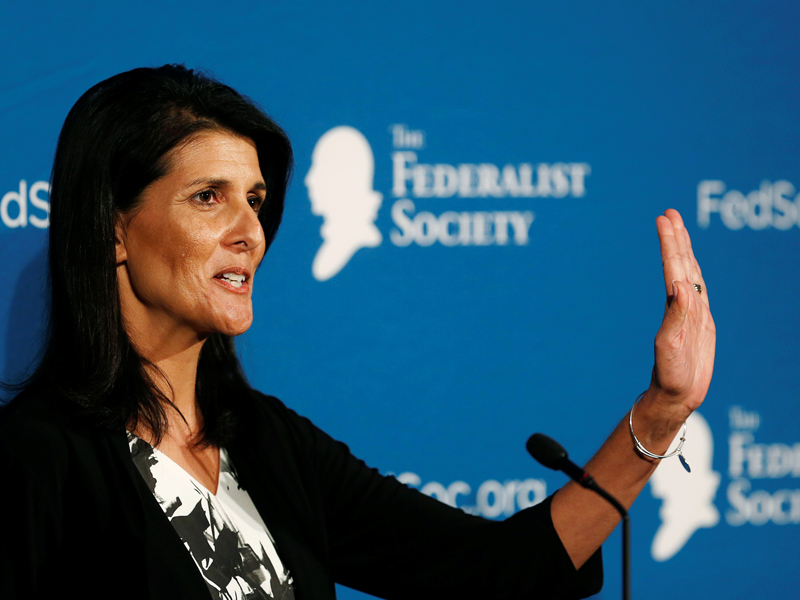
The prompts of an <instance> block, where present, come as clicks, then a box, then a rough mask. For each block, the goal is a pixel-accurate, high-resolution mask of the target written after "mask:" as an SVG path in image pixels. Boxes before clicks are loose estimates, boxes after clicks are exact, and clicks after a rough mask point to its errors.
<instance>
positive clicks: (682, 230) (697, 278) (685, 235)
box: [664, 209, 708, 306]
mask: <svg viewBox="0 0 800 600" xmlns="http://www.w3.org/2000/svg"><path fill="white" fill-rule="evenodd" d="M664 216H665V217H667V218H668V219H669V221H670V223H671V225H672V229H673V234H674V237H675V241H676V245H677V247H678V254H679V256H680V258H681V262H682V263H683V269H684V274H685V276H686V281H687V282H688V283H689V284H690V285H694V284H697V285H699V286H700V289H701V291H700V293H699V294H698V297H700V298H702V300H703V302H705V304H706V306H708V290H707V289H706V282H705V280H704V279H703V273H702V271H701V269H700V265H699V264H698V262H697V259H696V258H695V256H694V251H693V250H692V240H691V238H690V237H689V232H688V231H687V229H686V226H685V225H684V223H683V219H682V218H681V215H680V213H679V212H678V211H677V210H674V209H669V210H667V211H666V212H665V213H664ZM693 289H694V288H693Z"/></svg>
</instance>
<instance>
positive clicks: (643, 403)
mask: <svg viewBox="0 0 800 600" xmlns="http://www.w3.org/2000/svg"><path fill="white" fill-rule="evenodd" d="M635 406H636V408H635V412H634V414H633V419H632V424H633V425H632V427H633V431H634V432H635V435H636V438H637V439H638V440H639V442H640V443H641V444H642V445H643V446H644V447H645V448H647V449H648V450H649V451H650V452H652V453H654V454H665V453H666V452H667V448H669V445H670V444H671V443H672V441H673V440H674V439H675V435H676V434H677V433H678V432H679V431H680V429H681V427H683V424H684V423H686V419H688V418H689V415H690V414H692V411H691V410H689V409H687V408H686V407H685V406H684V405H682V404H681V403H680V402H679V401H678V400H677V398H676V397H675V396H671V395H668V394H666V393H665V392H663V391H659V390H654V389H653V387H652V386H651V388H650V389H648V390H647V391H646V392H645V393H644V394H642V395H641V396H640V398H639V399H638V400H637V402H636V403H635ZM632 410H634V409H632ZM631 441H632V442H633V440H631ZM642 458H644V459H646V460H648V461H650V460H654V459H650V458H648V457H645V456H642Z"/></svg>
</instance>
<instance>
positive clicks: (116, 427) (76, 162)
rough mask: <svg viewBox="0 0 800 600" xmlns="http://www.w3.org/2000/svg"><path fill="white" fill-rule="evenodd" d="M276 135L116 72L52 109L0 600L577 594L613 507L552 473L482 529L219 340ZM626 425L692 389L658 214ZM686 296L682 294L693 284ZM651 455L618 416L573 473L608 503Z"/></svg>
mask: <svg viewBox="0 0 800 600" xmlns="http://www.w3.org/2000/svg"><path fill="white" fill-rule="evenodd" d="M291 164H292V160H291V149H290V146H289V143H288V140H287V138H286V136H285V134H284V133H283V132H282V131H281V130H280V128H279V127H278V126H277V125H275V124H274V123H273V122H272V121H271V120H269V119H268V118H267V117H266V116H265V115H264V114H263V113H262V112H261V111H260V110H259V109H257V108H256V107H255V106H254V105H253V104H252V103H250V102H249V101H247V100H246V99H244V98H242V97H241V96H240V95H239V94H237V93H236V92H235V91H233V90H232V89H230V88H228V87H226V86H223V85H221V84H219V83H217V82H214V81H212V80H210V79H208V78H205V77H203V76H200V75H198V74H195V73H193V72H191V71H188V70H186V69H185V68H183V67H179V66H165V67H161V68H159V69H136V70H134V71H130V72H128V73H122V74H120V75H117V76H115V77H112V78H110V79H108V80H106V81H104V82H101V83H100V84H98V85H97V86H95V87H93V88H92V89H90V90H89V91H88V92H87V93H86V94H84V96H83V97H81V99H80V100H79V101H78V102H77V104H76V105H75V106H74V107H73V109H72V110H71V111H70V114H69V115H68V117H67V120H66V122H65V124H64V128H63V130H62V133H61V136H60V138H59V143H58V148H57V152H56V158H55V162H54V167H53V177H52V193H51V204H52V213H51V228H50V255H49V256H50V258H49V260H50V277H51V289H52V299H51V328H50V337H49V341H48V345H47V348H46V352H45V355H44V359H43V361H42V363H41V365H40V367H39V368H38V370H37V371H36V373H35V374H34V376H33V377H32V378H31V380H30V381H29V382H28V385H27V387H26V389H25V390H24V391H23V393H22V394H20V396H18V397H17V398H16V399H15V400H13V401H12V402H11V403H10V404H9V406H8V407H7V408H6V409H4V410H3V411H2V416H0V457H2V458H1V459H0V460H2V466H3V472H5V473H7V474H8V475H9V477H8V479H7V481H8V486H7V489H6V490H5V492H4V493H3V494H2V500H1V501H0V502H2V507H1V508H2V509H3V510H2V513H1V514H3V515H4V516H5V517H6V521H7V523H6V526H5V527H4V530H5V532H4V537H3V540H2V543H0V597H3V598H21V597H25V598H44V597H50V596H52V595H53V594H54V593H60V592H61V591H62V590H65V589H67V588H68V587H73V588H77V589H78V590H79V593H80V595H81V597H84V598H94V597H98V598H100V597H102V598H106V597H116V598H120V597H123V598H127V597H130V598H171V599H174V598H203V597H209V596H211V597H221V598H229V597H230V598H235V597H242V598H269V597H276V598H280V597H283V598H292V597H295V598H298V599H302V598H313V599H315V600H317V599H323V598H332V597H333V596H334V582H339V583H343V584H345V585H349V586H352V587H355V588H357V589H360V590H363V591H365V592H368V593H372V594H375V595H378V596H381V597H386V598H395V597H398V598H399V597H417V598H427V597H431V598H433V597H436V598H441V597H461V598H471V597H475V598H478V597H485V596H486V595H491V596H493V597H504V598H526V597H539V598H546V597H585V596H586V595H589V594H591V593H595V592H596V591H597V590H598V589H599V586H600V584H601V582H602V572H601V565H600V555H599V548H600V545H601V543H602V542H603V540H604V539H605V538H606V537H607V536H608V534H609V533H610V532H611V530H612V529H613V528H614V526H615V525H616V523H617V515H616V513H615V512H614V511H613V509H611V508H610V507H608V506H607V505H606V504H605V502H604V501H603V500H601V499H599V498H597V497H595V496H594V495H592V494H591V493H589V492H586V491H585V490H583V489H582V488H579V487H577V486H575V485H572V484H568V485H567V486H565V487H564V488H563V489H562V490H560V491H559V492H557V493H556V494H555V495H554V497H552V498H551V499H548V501H546V502H544V503H542V504H540V505H538V506H536V507H532V508H530V509H527V510H525V511H522V512H521V513H518V514H517V515H514V516H513V517H512V518H510V519H508V520H507V521H504V522H502V523H497V522H490V521H485V520H483V519H480V518H477V517H473V516H470V515H466V514H465V513H463V512H461V511H459V510H456V509H452V508H450V507H448V506H445V505H443V504H441V503H439V502H437V501H435V500H432V499H430V498H427V497H425V496H422V495H421V494H419V493H417V492H416V491H414V490H411V489H409V488H407V487H405V486H403V485H401V484H399V483H398V482H397V481H396V480H394V479H393V478H384V477H382V476H381V475H380V474H379V473H377V472H376V471H374V470H371V469H369V468H368V467H366V465H364V464H363V463H362V462H361V461H358V460H357V459H355V458H354V457H353V456H352V455H350V453H349V451H348V449H347V447H346V446H344V445H343V444H341V443H339V442H335V441H334V440H332V439H331V438H329V437H328V436H327V435H325V434H324V433H323V432H321V431H319V430H318V429H316V428H315V427H314V426H313V425H312V424H311V423H310V422H309V421H307V420H306V419H303V418H302V417H299V416H297V415H296V414H295V413H293V412H292V411H290V410H288V409H287V408H286V407H284V406H283V405H282V404H281V403H280V402H279V401H278V400H276V399H274V398H270V397H266V396H263V395H261V394H259V393H257V392H255V391H253V390H252V389H251V388H250V387H249V386H248V385H247V383H246V381H245V379H244V376H243V375H242V372H241V370H240V367H239V363H238V361H237V359H236V356H235V353H234V348H233V344H232V340H231V337H232V336H234V335H238V334H239V333H242V332H243V331H245V330H246V329H247V328H248V326H249V325H250V322H251V320H252V303H251V294H252V290H253V283H254V275H255V272H256V269H257V267H258V265H259V263H260V261H261V259H262V258H263V256H264V253H265V252H266V250H267V248H268V247H269V244H270V243H271V241H272V239H273V237H274V235H275V233H276V231H277V228H278V225H279V223H280V218H281V214H282V209H283V199H284V194H285V191H286V184H287V180H288V177H289V172H290V169H291ZM657 226H658V232H659V238H660V240H661V247H662V255H663V257H664V275H665V280H666V282H667V292H668V301H667V310H666V312H665V317H664V322H663V323H662V326H661V329H660V331H659V333H658V335H657V337H656V365H655V367H654V370H653V377H652V382H651V386H650V388H649V390H648V391H647V392H646V393H645V394H644V396H643V397H642V399H641V400H640V402H639V403H638V404H637V405H636V409H635V428H636V434H637V436H638V438H639V440H640V441H641V443H642V444H643V446H644V447H646V448H647V449H648V450H650V451H652V452H654V453H657V454H660V453H663V452H664V451H665V450H666V448H667V446H668V444H669V442H670V441H671V440H672V439H673V438H674V436H675V433H676V432H677V431H678V429H679V428H680V426H681V424H682V423H683V422H684V421H685V420H686V418H687V417H688V415H689V414H690V413H691V412H692V411H693V410H694V409H696V408H697V407H698V406H699V405H700V403H701V402H702V400H703V398H704V396H705V393H706V391H707V389H708V385H709V382H710V378H711V370H712V365H713V355H714V326H713V321H712V320H711V316H710V313H709V311H708V302H707V296H706V292H705V284H704V282H703V281H702V276H701V274H700V270H699V268H698V267H697V263H696V261H695V260H694V257H693V255H692V253H691V247H690V244H689V238H688V235H687V234H686V230H685V228H684V227H683V224H682V222H681V220H680V216H679V215H678V214H677V213H676V212H675V211H668V212H667V215H666V216H665V217H659V219H658V221H657ZM693 284H694V285H696V286H697V288H699V293H698V291H695V290H694V289H693V288H692V285H693ZM655 466H656V461H655V460H653V459H649V458H647V457H644V456H643V455H641V454H639V453H638V452H637V451H636V449H635V447H634V445H633V442H632V438H631V434H630V432H629V430H628V421H627V417H626V419H624V420H623V421H621V422H620V425H619V426H618V427H617V428H616V430H615V431H614V432H613V433H612V435H611V437H610V438H609V440H608V441H607V442H606V443H605V444H604V445H603V447H602V448H601V449H600V451H599V452H598V453H597V455H596V456H595V457H594V458H593V459H592V461H591V462H590V463H589V465H588V467H587V468H588V470H589V471H590V472H591V473H593V475H594V476H595V478H596V479H597V480H598V482H599V483H600V484H601V485H603V486H604V487H606V489H608V490H609V491H610V492H611V493H612V494H615V495H616V496H617V497H618V498H619V499H620V500H621V501H622V502H623V503H624V504H626V505H630V503H631V502H633V500H634V498H635V497H636V495H637V494H638V492H639V491H640V490H641V489H642V487H643V486H644V484H645V482H646V481H647V478H648V477H649V475H650V474H651V473H652V471H653V469H654V468H655Z"/></svg>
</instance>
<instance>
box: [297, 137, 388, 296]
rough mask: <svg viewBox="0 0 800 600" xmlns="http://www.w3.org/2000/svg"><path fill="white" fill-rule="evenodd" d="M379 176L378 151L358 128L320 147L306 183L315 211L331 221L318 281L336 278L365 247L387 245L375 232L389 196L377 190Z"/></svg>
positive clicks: (315, 268) (325, 229)
mask: <svg viewBox="0 0 800 600" xmlns="http://www.w3.org/2000/svg"><path fill="white" fill-rule="evenodd" d="M374 171H375V159H374V158H373V155H372V148H370V145H369V142H368V141H367V138H365V137H364V136H363V135H362V134H361V132H360V131H358V130H357V129H353V128H352V127H345V126H342V127H334V128H333V129H331V130H330V131H328V132H326V133H325V134H324V135H323V136H322V137H321V138H319V141H318V142H317V145H316V146H315V147H314V153H313V154H312V155H311V168H310V169H309V171H308V175H306V180H305V183H306V187H307V188H308V197H309V199H310V200H311V211H312V212H313V213H314V214H315V215H320V216H321V217H323V218H324V219H325V222H324V223H323V225H322V227H321V229H320V235H321V236H322V240H323V242H322V246H321V247H320V249H319V251H318V252H317V255H316V256H315V257H314V263H313V264H312V266H311V272H312V274H313V275H314V277H315V278H316V279H317V280H319V281H325V280H326V279H330V278H331V277H333V276H334V275H336V274H337V273H338V272H339V271H341V270H342V268H343V267H344V266H345V265H346V264H347V261H349V260H350V258H351V257H352V256H353V254H355V253H356V251H357V250H358V249H359V248H365V247H369V248H373V247H375V246H378V245H379V244H380V243H381V241H383V237H382V236H381V232H380V231H378V228H377V227H375V219H376V218H377V216H378V209H379V208H380V206H381V201H382V200H383V195H382V194H381V193H379V192H376V191H375V190H373V189H372V178H373V174H374Z"/></svg>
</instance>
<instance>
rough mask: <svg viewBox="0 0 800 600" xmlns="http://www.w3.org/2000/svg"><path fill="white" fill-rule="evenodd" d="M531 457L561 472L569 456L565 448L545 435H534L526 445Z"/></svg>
mask: <svg viewBox="0 0 800 600" xmlns="http://www.w3.org/2000/svg"><path fill="white" fill-rule="evenodd" d="M525 447H526V448H527V449H528V452H529V453H530V455H531V456H532V457H533V458H535V459H536V460H537V461H538V462H539V463H541V464H543V465H544V466H545V467H547V468H548V469H553V470H554V471H560V470H562V468H563V467H564V464H565V463H566V462H567V459H568V458H569V456H568V455H567V451H566V450H564V447H563V446H562V445H561V444H559V443H558V442H557V441H555V440H554V439H552V438H549V437H547V436H546V435H545V434H543V433H534V434H533V435H532V436H531V437H529V438H528V443H527V444H525Z"/></svg>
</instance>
